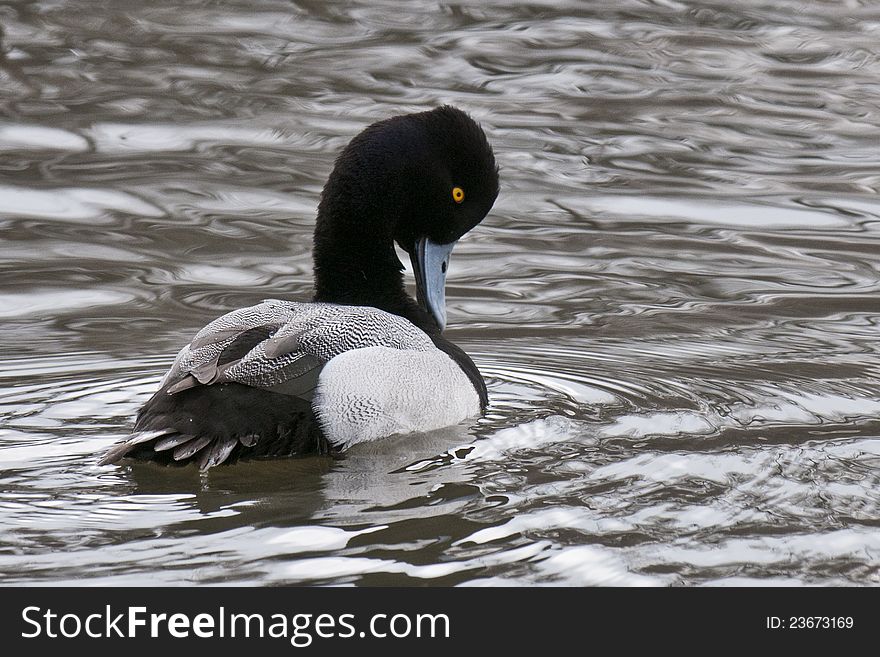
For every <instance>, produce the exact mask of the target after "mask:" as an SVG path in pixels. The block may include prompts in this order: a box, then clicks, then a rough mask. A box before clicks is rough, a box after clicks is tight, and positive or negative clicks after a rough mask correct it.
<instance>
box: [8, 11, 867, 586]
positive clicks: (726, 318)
mask: <svg viewBox="0 0 880 657" xmlns="http://www.w3.org/2000/svg"><path fill="white" fill-rule="evenodd" d="M175 5H176V6H173V7H172V6H169V7H153V6H148V7H147V6H145V7H132V6H129V5H127V4H126V5H120V6H119V7H115V6H112V5H111V6H107V5H106V3H97V2H94V3H93V2H76V3H74V2H59V3H52V4H48V5H47V4H40V3H27V2H25V3H14V4H11V5H0V26H2V49H0V52H2V56H0V109H2V116H3V118H2V121H0V270H2V280H3V285H2V287H0V319H2V322H0V345H2V350H0V482H2V484H0V527H2V529H0V537H2V538H0V581H3V582H5V583H35V582H43V581H52V582H60V583H73V582H84V581H88V582H90V583H95V584H128V585H130V584H137V583H145V582H151V583H168V584H177V583H189V582H199V583H213V582H238V583H266V584H276V583H336V584H339V583H362V584H408V583H432V584H444V585H445V584H465V585H494V584H508V583H514V584H537V583H562V584H571V585H661V586H662V585H680V584H685V585H700V584H708V585H731V584H733V585H735V584H742V583H769V584H792V583H796V584H880V575H878V572H880V571H878V563H880V535H878V533H877V531H876V526H877V518H878V517H880V493H878V491H880V468H878V466H880V351H878V345H880V340H878V332H880V294H878V292H880V256H878V254H880V201H878V197H877V192H878V189H880V175H878V170H877V166H876V164H877V155H876V153H877V141H876V139H877V134H878V129H880V111H878V108H877V104H876V98H877V96H878V92H880V89H878V87H880V82H878V81H880V60H878V59H877V57H876V56H874V54H872V53H873V52H874V51H875V49H876V48H875V44H876V40H877V37H878V32H880V27H878V26H880V13H878V12H877V10H876V8H873V7H872V6H870V5H867V6H862V5H861V4H859V3H847V4H846V5H839V4H837V3H814V4H811V5H808V6H804V5H802V4H801V3H794V2H782V3H775V4H773V5H754V4H746V5H743V6H740V5H730V4H729V3H716V2H712V1H710V0H707V1H702V2H697V1H692V2H691V1H681V2H667V3H650V2H641V1H638V0H627V1H626V2H614V3H611V2H608V3H589V4H583V3H574V2H573V3H565V2H562V3H559V2H553V3H537V4H535V3H532V4H529V5H516V4H510V3H494V2H493V3H482V4H480V5H479V6H476V5H474V6H471V7H466V6H460V5H446V4H437V3H431V2H423V3H410V4H408V5H407V9H406V10H405V11H404V10H401V8H400V7H399V6H398V5H397V4H395V5H391V4H387V3H384V4H383V3H374V2H371V3H364V4H354V5H351V4H348V5H325V4H322V3H311V2H299V3H293V4H291V3H287V2H283V3H282V2H266V3H261V4H260V6H259V7H257V8H255V7H254V6H253V5H252V4H251V3H244V2H241V3H235V2H232V3H223V4H222V5H216V4H208V5H205V4H204V3H197V2H180V3H175ZM443 102H449V103H453V104H456V105H459V106H461V107H463V108H465V109H467V110H468V111H469V112H471V113H472V114H473V115H474V116H475V117H476V118H478V119H479V120H480V121H481V122H482V123H483V124H484V127H485V128H486V130H487V132H488V133H489V135H490V139H491V141H492V143H493V145H494V146H495V150H496V154H497V157H498V161H499V163H500V165H501V175H502V191H501V195H500V197H499V200H498V203H497V204H496V207H495V209H494V210H493V212H492V213H491V214H490V216H489V217H488V218H487V220H486V221H485V223H484V224H483V225H481V226H480V227H479V228H478V229H476V230H475V231H473V232H472V233H471V234H470V235H468V237H467V238H466V239H465V240H464V241H463V242H462V244H461V245H460V246H459V247H458V248H457V250H456V256H455V259H454V261H453V267H452V269H451V270H450V275H449V289H448V293H447V296H448V299H449V304H450V307H449V323H450V329H449V335H450V337H451V338H452V339H453V340H454V341H455V342H457V343H459V344H461V345H462V346H463V347H464V348H465V349H466V350H467V351H468V352H469V353H471V354H472V355H473V356H474V359H475V361H476V362H477V364H478V365H479V367H480V369H481V370H482V371H483V373H484V375H485V376H486V377H487V379H488V381H489V387H490V400H491V405H490V408H489V409H488V411H487V413H486V415H485V417H483V418H481V419H480V420H479V422H477V423H476V424H475V426H473V427H467V426H462V427H456V428H454V429H451V430H447V431H441V432H435V433H432V434H429V435H425V436H417V437H407V438H394V439H390V440H388V441H385V442H383V443H381V444H379V445H371V446H361V447H359V448H357V449H355V450H353V451H352V452H350V453H349V454H347V455H346V456H345V457H344V458H340V459H328V458H319V457H315V458H306V459H301V460H294V461H278V462H266V463H246V464H239V465H236V466H234V467H230V468H219V469H216V470H213V471H211V472H209V473H207V474H199V473H197V472H196V471H194V470H192V469H187V468H178V469H173V468H172V469H164V468H159V467H155V466H152V465H129V466H123V467H115V466H103V467H99V466H97V465H96V458H95V454H96V453H98V452H100V451H102V450H103V449H104V448H106V447H107V446H108V445H110V444H111V443H113V442H114V441H115V440H117V439H118V438H120V437H121V436H122V435H123V434H124V433H125V432H126V431H127V429H128V428H129V427H130V426H131V420H132V417H133V415H134V413H135V412H136V409H137V408H138V406H139V405H140V404H141V403H142V402H143V401H145V400H146V399H147V397H148V396H149V395H150V394H151V393H152V391H153V390H154V389H155V387H156V385H157V383H158V380H159V379H160V377H161V375H162V374H163V372H164V370H165V369H166V368H167V367H168V365H169V364H170V361H171V358H172V357H173V354H174V353H175V352H176V350H177V348H179V346H180V345H181V344H182V343H183V342H185V341H186V340H188V339H189V338H190V337H191V336H192V334H193V333H194V332H195V331H196V330H197V329H198V328H199V327H201V326H202V325H203V324H205V323H206V322H207V321H209V320H211V319H213V318H214V317H216V316H217V315H219V314H221V313H223V312H226V311H228V310H230V309H232V308H234V307H238V306H241V305H248V304H252V303H254V302H256V301H258V300H260V299H262V298H267V297H283V298H293V299H295V298H305V297H307V296H308V295H309V293H310V286H311V254H310V239H311V230H312V225H313V219H314V212H315V206H316V204H317V199H318V194H319V193H320V189H321V186H322V184H323V182H324V179H325V178H326V176H327V174H328V172H329V170H330V167H331V165H332V161H333V158H334V156H335V154H336V153H337V152H338V151H339V149H340V148H341V147H342V146H344V144H345V143H346V142H347V141H348V139H350V138H351V136H353V135H354V134H355V133H357V132H358V131H359V130H360V129H361V128H362V127H363V126H364V125H366V124H368V123H370V122H372V121H374V120H377V119H380V118H384V117H385V116H388V115H390V114H395V113H400V112H405V111H413V110H420V109H424V108H427V107H430V106H433V105H436V104H438V103H443Z"/></svg>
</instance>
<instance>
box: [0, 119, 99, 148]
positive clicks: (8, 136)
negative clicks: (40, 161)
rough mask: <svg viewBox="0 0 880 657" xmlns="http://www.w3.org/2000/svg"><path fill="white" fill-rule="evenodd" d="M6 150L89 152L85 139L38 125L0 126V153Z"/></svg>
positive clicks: (72, 133)
mask: <svg viewBox="0 0 880 657" xmlns="http://www.w3.org/2000/svg"><path fill="white" fill-rule="evenodd" d="M4 150H53V151H72V152H83V151H87V150H89V141H88V139H86V138H85V137H83V136H81V135H78V134H76V133H75V132H70V131H68V130H61V129H60V128H47V127H44V126H38V125H26V124H20V123H19V124H6V125H0V151H4Z"/></svg>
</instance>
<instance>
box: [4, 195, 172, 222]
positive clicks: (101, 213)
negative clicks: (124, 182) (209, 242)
mask: <svg viewBox="0 0 880 657" xmlns="http://www.w3.org/2000/svg"><path fill="white" fill-rule="evenodd" d="M0 198H2V199H3V203H2V205H0V216H3V217H34V218H39V219H54V220H58V221H81V220H84V219H88V220H90V221H92V222H99V223H102V224H109V223H112V222H113V221H114V219H113V217H112V216H110V213H112V212H124V213H126V214H131V215H135V216H140V217H161V216H163V215H164V214H165V213H164V212H163V211H162V210H160V209H159V208H158V207H156V206H155V205H152V204H150V203H147V202H146V201H143V200H141V199H139V198H137V197H136V196H133V195H131V194H127V193H125V192H121V191H117V190H113V189H85V188H80V187H59V188H56V189H29V188H25V187H12V186H0Z"/></svg>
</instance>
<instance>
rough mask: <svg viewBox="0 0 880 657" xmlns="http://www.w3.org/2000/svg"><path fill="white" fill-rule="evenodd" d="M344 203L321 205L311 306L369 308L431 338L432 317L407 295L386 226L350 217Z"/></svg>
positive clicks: (327, 201) (433, 331)
mask: <svg viewBox="0 0 880 657" xmlns="http://www.w3.org/2000/svg"><path fill="white" fill-rule="evenodd" d="M341 206H342V203H340V202H338V200H337V201H336V202H334V201H330V200H328V199H327V197H326V196H325V198H324V199H323V200H322V202H321V205H320V207H319V209H318V220H317V224H316V226H315V241H314V254H313V257H314V263H315V297H314V300H315V301H324V302H328V303H341V304H346V305H351V306H372V307H374V308H379V309H380V310H384V311H386V312H389V313H393V314H395V315H399V316H401V317H405V318H406V319H408V320H409V321H411V322H412V323H413V324H415V325H416V326H418V327H419V328H420V329H422V330H423V331H425V333H428V334H429V335H433V334H439V332H440V331H439V330H438V328H437V324H436V322H435V321H434V319H433V317H431V315H430V314H429V313H427V312H426V311H425V310H424V309H423V308H422V307H421V306H419V305H418V303H416V301H415V300H414V299H413V298H412V297H410V296H409V295H408V294H407V293H406V289H405V287H404V285H403V265H402V264H401V263H400V260H399V259H398V258H397V253H396V252H395V250H394V241H393V239H392V237H391V235H390V232H389V231H388V230H386V229H383V225H387V224H385V222H379V221H371V220H370V217H368V216H364V215H361V216H358V217H354V216H353V215H352V214H351V213H349V212H346V209H347V208H345V207H341Z"/></svg>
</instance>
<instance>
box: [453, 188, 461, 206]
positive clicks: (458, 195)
mask: <svg viewBox="0 0 880 657" xmlns="http://www.w3.org/2000/svg"><path fill="white" fill-rule="evenodd" d="M452 200H453V201H455V202H456V203H461V202H462V201H463V200H464V190H463V189H462V188H461V187H453V188H452Z"/></svg>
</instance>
